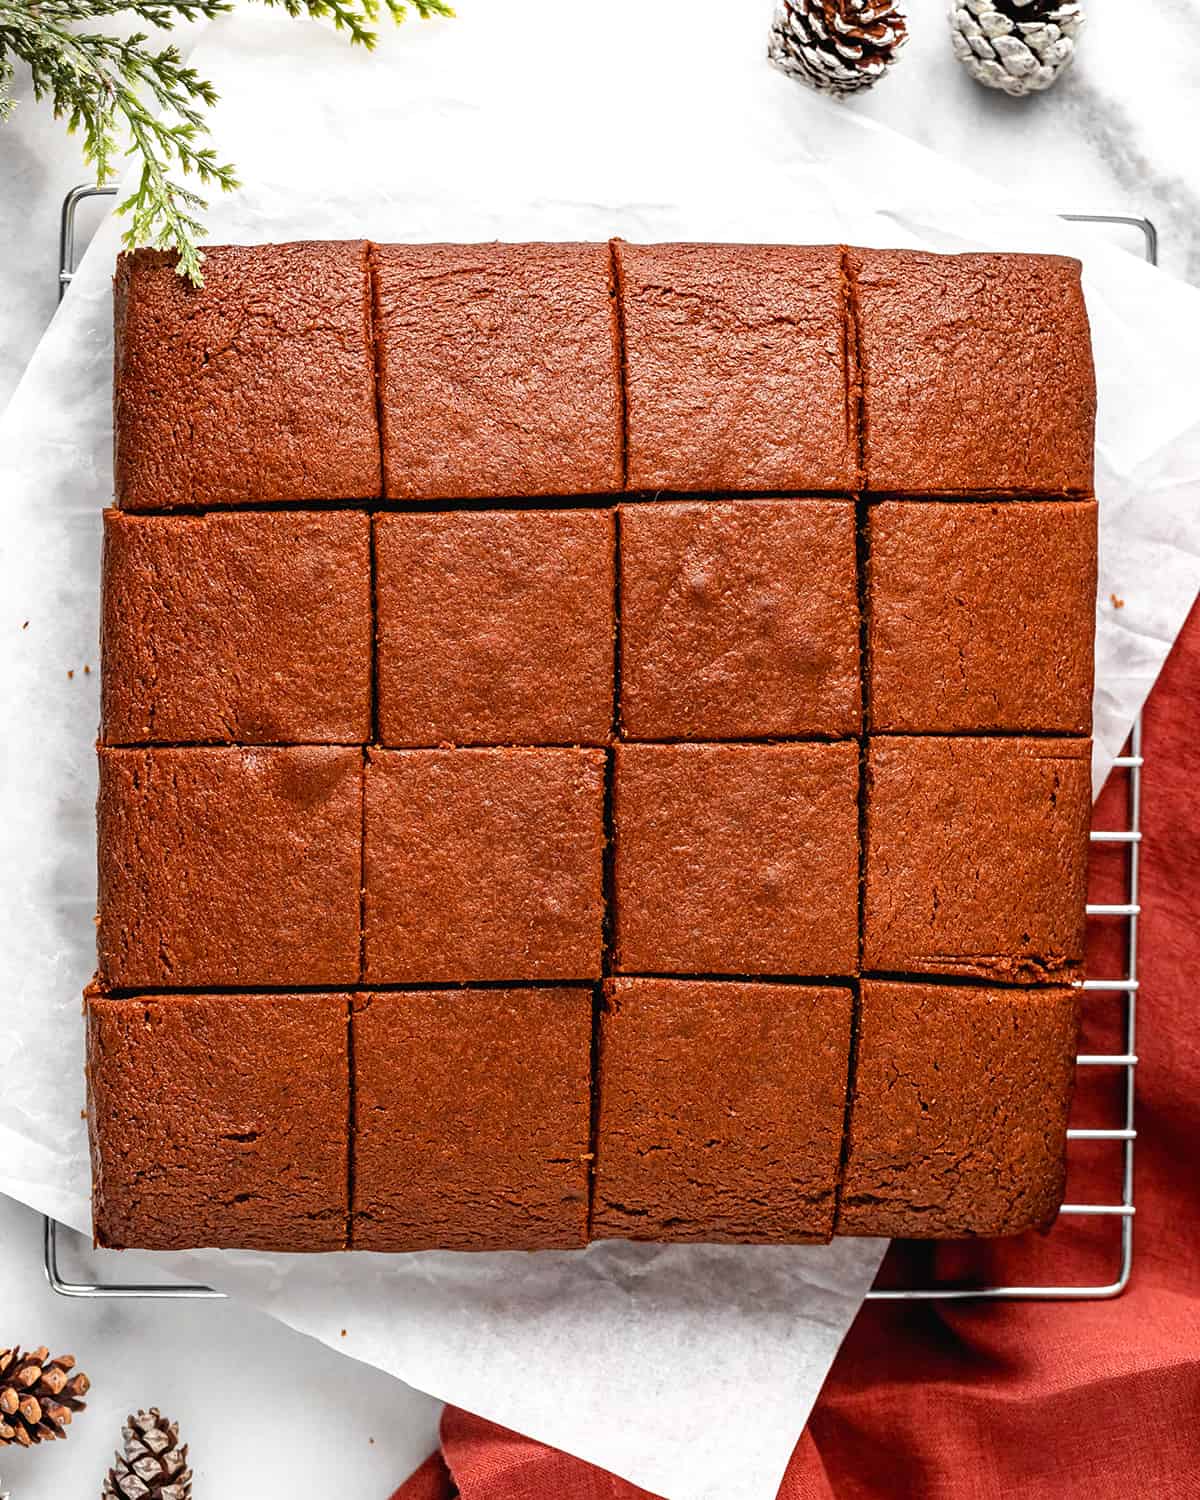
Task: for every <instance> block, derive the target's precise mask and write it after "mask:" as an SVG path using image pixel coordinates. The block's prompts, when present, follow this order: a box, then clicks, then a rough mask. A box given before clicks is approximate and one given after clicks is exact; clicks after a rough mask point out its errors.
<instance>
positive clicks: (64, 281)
mask: <svg viewBox="0 0 1200 1500" xmlns="http://www.w3.org/2000/svg"><path fill="white" fill-rule="evenodd" d="M115 192H116V189H115V188H97V187H89V186H81V187H76V188H73V189H72V190H71V191H70V192H69V193H68V194H67V196H66V199H65V200H64V202H63V208H62V220H61V226H60V232H59V265H58V287H59V297H60V298H61V297H62V295H63V293H64V292H65V291H66V289H67V287H68V286H69V285H70V282H71V278H72V276H73V274H74V269H75V261H76V253H75V240H76V220H77V215H78V210H79V206H80V204H82V203H84V202H86V201H87V200H88V199H90V198H95V197H111V196H112V195H113V194H114V193H115ZM1063 217H1064V218H1065V219H1070V220H1072V221H1074V222H1076V223H1084V224H1102V225H1114V226H1118V227H1124V228H1127V229H1131V230H1136V231H1137V232H1138V233H1140V234H1141V236H1142V239H1143V247H1144V253H1145V257H1146V259H1147V260H1148V261H1149V262H1150V263H1151V264H1152V265H1156V264H1157V263H1158V234H1157V231H1156V230H1155V227H1154V225H1153V224H1152V223H1151V222H1150V220H1149V219H1142V218H1136V217H1130V216H1126V215H1122V214H1064V215H1063ZM1142 766H1143V759H1142V725H1141V719H1140V718H1139V719H1138V721H1137V723H1136V724H1135V725H1134V727H1133V732H1132V734H1131V736H1130V740H1129V746H1128V753H1127V754H1124V755H1121V756H1119V757H1118V758H1117V759H1116V760H1115V761H1114V762H1113V772H1112V774H1113V776H1124V777H1127V778H1128V785H1127V788H1126V790H1127V796H1126V799H1125V806H1126V809H1127V816H1126V818H1125V820H1124V821H1125V826H1124V827H1122V828H1113V829H1104V830H1093V832H1092V834H1091V842H1092V843H1093V844H1117V845H1120V846H1122V847H1123V848H1124V851H1125V871H1124V892H1123V894H1124V897H1125V899H1124V900H1123V901H1121V902H1117V903H1110V904H1097V903H1091V904H1089V905H1088V908H1087V914H1088V918H1089V921H1109V920H1112V919H1118V920H1120V921H1122V922H1123V923H1124V924H1125V954H1126V963H1125V972H1124V973H1123V974H1120V975H1118V976H1115V977H1113V978H1109V979H1088V980H1085V981H1084V984H1083V989H1084V992H1085V994H1084V1002H1085V1005H1091V1004H1101V1003H1104V1002H1105V1001H1107V1002H1108V1003H1110V1004H1111V1003H1113V1000H1114V997H1115V1002H1116V1003H1117V1004H1118V1005H1120V1006H1121V1007H1122V1011H1121V1025H1120V1035H1121V1050H1120V1051H1117V1052H1102V1053H1080V1054H1079V1055H1078V1056H1077V1058H1076V1064H1077V1066H1078V1067H1080V1068H1114V1069H1117V1070H1119V1071H1120V1073H1121V1074H1122V1075H1123V1076H1122V1088H1121V1096H1120V1097H1121V1107H1120V1113H1119V1118H1118V1120H1117V1123H1116V1124H1114V1125H1111V1126H1104V1127H1098V1128H1089V1129H1075V1128H1072V1129H1069V1130H1068V1131H1067V1140H1068V1143H1074V1142H1082V1141H1101V1142H1106V1143H1108V1144H1109V1145H1110V1146H1116V1147H1118V1148H1119V1151H1120V1178H1121V1191H1120V1197H1119V1201H1118V1202H1115V1203H1065V1204H1063V1206H1062V1209H1061V1210H1060V1219H1070V1218H1077V1217H1089V1216H1090V1217H1099V1218H1103V1219H1107V1220H1111V1221H1112V1223H1113V1224H1114V1225H1115V1226H1116V1227H1117V1229H1118V1236H1117V1237H1115V1239H1114V1245H1113V1252H1114V1270H1113V1274H1112V1276H1111V1278H1109V1279H1108V1280H1106V1281H1102V1282H1099V1283H1090V1282H1080V1283H1067V1284H1061V1285H1055V1284H1053V1283H1050V1282H1047V1283H1033V1284H1030V1285H1025V1286H1022V1285H990V1286H987V1285H985V1286H977V1287H961V1286H937V1285H929V1286H906V1287H876V1288H873V1289H872V1290H871V1291H870V1292H868V1293H867V1296H868V1299H871V1300H877V1301H1006V1300H1012V1301H1033V1300H1066V1301H1087V1300H1096V1299H1102V1298H1107V1297H1116V1296H1119V1295H1120V1294H1121V1292H1123V1291H1124V1290H1125V1288H1126V1287H1127V1286H1128V1284H1129V1278H1130V1276H1131V1274H1132V1271H1133V1245H1134V1240H1133V1219H1134V1213H1135V1208H1134V1197H1133V1168H1134V1146H1135V1143H1136V1139H1137V1131H1136V1129H1135V1126H1134V1102H1135V1087H1134V1080H1135V1075H1136V1069H1137V1061H1138V1059H1137V991H1138V918H1139V916H1140V914H1141V905H1140V902H1139V870H1140V847H1139V846H1140V844H1141V838H1142V834H1141V789H1142ZM1068 1150H1070V1144H1069V1145H1068ZM58 1231H59V1225H58V1223H57V1222H56V1221H55V1220H54V1219H51V1218H46V1219H45V1222H44V1232H43V1263H44V1267H45V1272H46V1279H47V1281H48V1282H49V1283H50V1286H51V1287H52V1288H53V1290H54V1291H56V1292H58V1293H59V1295H60V1296H63V1297H83V1298H160V1299H177V1298H184V1299H197V1298H206V1299H220V1298H223V1297H224V1296H225V1293H224V1292H219V1291H215V1290H214V1289H213V1288H212V1287H207V1286H193V1285H185V1284H182V1283H178V1282H162V1283H145V1284H143V1283H137V1282H117V1281H77V1280H72V1279H70V1278H68V1277H67V1276H65V1275H64V1274H63V1271H62V1269H61V1266H60V1262H59V1242H58V1241H59V1235H58Z"/></svg>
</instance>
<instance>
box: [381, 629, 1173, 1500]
mask: <svg viewBox="0 0 1200 1500" xmlns="http://www.w3.org/2000/svg"><path fill="white" fill-rule="evenodd" d="M1198 697H1200V607H1197V608H1196V609H1193V611H1192V614H1191V617H1190V619H1189V620H1188V623H1187V625H1186V626H1185V628H1184V631H1183V634H1182V635H1181V636H1180V639H1179V640H1178V641H1177V642H1176V645H1175V648H1174V650H1173V651H1172V653H1171V656H1170V658H1169V660H1168V662H1167V665H1166V667H1165V669H1164V671H1163V674H1162V677H1161V678H1160V680H1159V682H1158V684H1157V685H1156V687H1155V689H1154V692H1153V694H1152V696H1151V698H1150V702H1149V704H1148V706H1147V709H1146V714H1145V752H1146V757H1147V763H1146V769H1145V774H1144V778H1143V798H1144V800H1143V808H1142V826H1143V829H1144V845H1143V865H1142V901H1143V905H1144V906H1145V914H1144V916H1143V918H1142V926H1141V943H1142V953H1141V960H1140V964H1141V991H1140V994H1139V997H1138V1006H1139V1012H1138V1014H1139V1020H1138V1025H1139V1042H1138V1053H1139V1056H1140V1058H1141V1064H1140V1066H1139V1069H1138V1148H1137V1172H1138V1175H1137V1192H1136V1196H1137V1204H1138V1213H1137V1220H1136V1234H1137V1255H1136V1259H1135V1270H1134V1277H1133V1282H1132V1285H1131V1286H1130V1288H1129V1290H1128V1291H1127V1292H1126V1293H1125V1295H1124V1296H1123V1297H1120V1298H1118V1299H1116V1300H1115V1301H1110V1302H1081V1303H1066V1302H1058V1303H1046V1302H1029V1303H1020V1302H1005V1303H997V1304H987V1305H984V1304H979V1303H975V1304H970V1303H968V1304H965V1305H963V1304H954V1303H942V1304H936V1303H891V1304H888V1303H878V1302H876V1303H868V1304H867V1305H866V1306H865V1307H864V1308H863V1310H862V1312H861V1313H860V1314H859V1317H858V1318H857V1320H856V1321H855V1324H854V1326H853V1328H852V1329H851V1331H850V1335H849V1337H848V1338H847V1340H846V1342H845V1344H844V1345H843V1347H842V1350H841V1352H840V1353H839V1355H838V1358H837V1361H836V1362H835V1364H834V1366H833V1369H832V1370H831V1371H830V1374H829V1378H828V1380H827V1381H826V1384H825V1388H824V1390H823V1391H822V1393H821V1397H820V1400H819V1401H818V1402H817V1405H816V1408H815V1409H814V1411H813V1414H812V1417H811V1420H810V1421H809V1424H808V1427H807V1429H806V1430H805V1432H804V1434H803V1436H802V1437H801V1439H800V1441H799V1443H798V1444H797V1446H796V1450H795V1452H794V1454H793V1455H792V1461H791V1463H790V1465H789V1467H788V1471H787V1475H786V1477H785V1478H784V1481H783V1484H782V1486H781V1488H780V1491H779V1500H835V1497H836V1500H875V1497H886V1500H894V1497H896V1496H900V1495H913V1496H920V1497H922V1500H1002V1497H1005V1500H1007V1497H1010V1496H1013V1495H1020V1496H1022V1500H1051V1497H1053V1500H1064V1497H1073V1496H1087V1497H1088V1500H1127V1497H1129V1496H1142V1495H1146V1496H1150V1495H1153V1496H1154V1497H1155V1500H1176V1497H1178V1500H1195V1497H1196V1496H1197V1495H1200V1420H1198V1419H1197V1413H1198V1412H1200V1233H1197V1226H1198V1225H1200V1171H1198V1170H1197V1145H1196V1143H1197V1141H1198V1140H1200V1002H1198V1000H1197V995H1198V993H1200V988H1198V982H1197V975H1198V972H1200V917H1198V913H1197V895H1196V893H1197V891H1200V802H1198V800H1197V793H1196V788H1197V787H1198V786H1200V732H1198V731H1200V723H1198V722H1197V717H1196V711H1195V704H1196V701H1197V698H1198ZM1124 795H1125V787H1124V778H1123V777H1121V776H1115V777H1114V778H1113V779H1112V784H1111V785H1110V786H1108V787H1106V788H1105V791H1104V794H1103V795H1102V797H1101V798H1100V801H1099V803H1098V805H1097V809H1096V815H1095V826H1096V827H1098V828H1100V827H1105V826H1107V827H1113V826H1120V820H1121V819H1123V817H1124V804H1123V798H1124ZM1094 854H1095V858H1094V860H1093V871H1092V895H1093V899H1095V900H1106V901H1117V900H1120V899H1121V895H1120V881H1121V867H1120V863H1119V861H1120V859H1121V858H1123V855H1122V854H1121V852H1120V851H1119V850H1118V849H1114V848H1107V849H1106V848H1105V847H1104V846H1097V847H1096V849H1095V850H1094ZM1092 925H1093V928H1096V929H1097V931H1096V934H1095V939H1094V942H1093V944H1092V950H1091V952H1090V953H1089V969H1090V972H1091V973H1093V974H1095V975H1102V976H1105V977H1107V976H1111V975H1115V974H1117V973H1119V972H1121V965H1122V963H1123V961H1124V955H1123V952H1122V947H1121V933H1120V926H1121V924H1119V923H1115V922H1114V923H1113V924H1111V930H1108V929H1106V928H1105V927H1104V926H1103V925H1102V921H1101V922H1100V923H1093V924H1092ZM1086 1010H1087V1014H1086V1017H1085V1033H1084V1046H1085V1048H1087V1049H1089V1050H1094V1051H1102V1050H1117V1047H1118V1043H1119V1033H1118V1031H1117V1029H1116V1025H1115V1020H1116V1017H1117V1013H1118V1012H1117V1005H1116V999H1115V997H1105V996H1098V995H1091V996H1089V1003H1088V1006H1087V1008H1086ZM1111 1071H1113V1070H1108V1069H1103V1070H1102V1069H1090V1070H1086V1074H1087V1076H1085V1077H1081V1080H1080V1097H1079V1101H1078V1112H1077V1116H1076V1119H1077V1122H1078V1123H1079V1124H1100V1123H1103V1122H1108V1123H1111V1121H1112V1120H1113V1118H1114V1117H1115V1116H1114V1106H1115V1102H1116V1093H1115V1091H1116V1090H1117V1089H1118V1088H1119V1086H1120V1079H1119V1078H1118V1077H1115V1076H1114V1077H1102V1076H1099V1075H1100V1074H1102V1073H1105V1074H1107V1073H1109V1072H1111ZM1093 1074H1095V1075H1097V1076H1095V1077H1093V1076H1091V1075H1093ZM1072 1155H1073V1161H1072V1168H1071V1175H1070V1180H1069V1183H1068V1189H1067V1191H1068V1196H1069V1198H1070V1199H1071V1200H1072V1201H1073V1202H1081V1201H1082V1202H1086V1201H1088V1200H1089V1199H1090V1200H1091V1201H1094V1202H1100V1201H1112V1200H1113V1194H1114V1193H1119V1184H1120V1177H1119V1170H1118V1160H1117V1156H1118V1153H1117V1151H1116V1149H1115V1148H1114V1147H1113V1146H1112V1145H1111V1144H1108V1145H1105V1144H1101V1143H1095V1144H1093V1145H1085V1146H1080V1147H1077V1148H1075V1149H1074V1150H1073V1153H1072ZM1112 1245H1113V1231H1112V1227H1111V1224H1109V1223H1107V1222H1106V1221H1103V1220H1088V1219H1073V1220H1068V1221H1064V1222H1063V1223H1062V1224H1060V1225H1059V1227H1058V1228H1056V1229H1055V1231H1054V1233H1053V1235H1052V1237H1051V1238H1050V1239H1048V1240H1046V1239H1042V1238H1040V1237H1038V1236H1027V1237H1022V1238H1021V1239H1020V1240H1016V1241H1012V1242H996V1243H981V1244H979V1245H968V1246H962V1245H944V1246H923V1247H922V1246H916V1247H914V1246H910V1245H896V1246H894V1247H893V1250H892V1252H891V1254H890V1255H889V1257H888V1260H887V1261H886V1262H885V1267H884V1274H885V1275H886V1276H887V1277H889V1278H890V1279H895V1280H896V1281H898V1282H903V1281H905V1280H907V1279H910V1278H927V1277H928V1276H929V1275H931V1274H937V1275H938V1276H939V1277H950V1276H960V1275H961V1276H966V1277H972V1278H974V1277H980V1276H982V1277H986V1278H987V1279H989V1280H995V1279H997V1278H1003V1279H1005V1280H1011V1279H1025V1278H1030V1277H1036V1278H1037V1279H1038V1280H1040V1281H1045V1280H1049V1279H1051V1278H1054V1279H1058V1280H1060V1281H1063V1282H1071V1281H1080V1280H1084V1279H1087V1280H1091V1281H1097V1282H1099V1281H1102V1280H1105V1279H1107V1278H1109V1277H1111V1276H1112V1274H1113V1272H1114V1265H1113V1251H1112ZM442 1457H443V1458H444V1464H443V1465H442V1467H441V1468H436V1467H434V1466H433V1465H434V1460H431V1461H430V1463H429V1464H426V1465H424V1466H423V1467H422V1468H421V1469H420V1470H418V1472H417V1474H415V1475H414V1476H413V1477H412V1479H411V1480H409V1481H408V1482H407V1483H406V1484H404V1485H402V1486H401V1487H400V1489H399V1490H397V1492H396V1494H395V1496H394V1497H393V1500H452V1497H455V1496H461V1500H638V1497H643V1500H644V1497H645V1495H646V1491H644V1490H639V1489H636V1488H635V1487H634V1486H633V1485H630V1484H627V1483H625V1482H624V1481H622V1480H619V1479H615V1478H613V1477H612V1476H611V1475H609V1474H606V1473H604V1472H603V1471H602V1470H600V1469H596V1468H594V1467H593V1466H591V1465H590V1464H584V1463H581V1462H580V1461H579V1460H577V1459H573V1458H570V1457H568V1456H567V1455H566V1454H564V1453H560V1452H557V1451H556V1450H554V1449H551V1448H546V1447H543V1446H542V1445H541V1444H538V1443H534V1442H532V1441H530V1440H528V1439H526V1438H522V1437H519V1436H518V1435H516V1434H515V1433H511V1432H507V1431H505V1430H504V1429H503V1428H500V1427H497V1426H495V1425H494V1424H492V1423H490V1422H485V1421H484V1420H483V1419H482V1418H479V1417H474V1416H471V1415H469V1414H468V1413H466V1412H461V1411H457V1410H455V1409H453V1408H450V1409H448V1410H447V1412H446V1414H445V1417H444V1419H443V1422H442Z"/></svg>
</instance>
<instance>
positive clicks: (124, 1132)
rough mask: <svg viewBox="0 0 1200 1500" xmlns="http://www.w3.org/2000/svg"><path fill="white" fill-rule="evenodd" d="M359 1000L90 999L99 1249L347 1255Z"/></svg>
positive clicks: (307, 995)
mask: <svg viewBox="0 0 1200 1500" xmlns="http://www.w3.org/2000/svg"><path fill="white" fill-rule="evenodd" d="M349 1011H350V997H349V996H348V995H333V994H330V995H321V994H313V993H311V992H310V993H305V994H274V995H139V996H137V997H136V998H133V999H123V1000H114V999H109V998H106V997H104V996H102V995H100V994H98V993H90V994H89V996H88V1002H87V1059H88V1061H87V1073H88V1104H89V1109H88V1118H89V1122H90V1130H91V1148H92V1193H93V1219H94V1226H95V1234H96V1239H97V1242H98V1243H99V1244H101V1245H108V1246H111V1247H113V1248H115V1249H121V1248H129V1249H134V1248H137V1249H143V1250H188V1249H194V1248H197V1247H200V1246H205V1245H211V1246H219V1247H236V1248H239V1249H248V1250H344V1249H345V1248H346V1244H347V1223H348V1213H349V1202H348V1172H347V1164H348V1159H349V1143H348V1138H347V1137H348V1128H349V1117H350V1073H349V1062H348V1057H349V1047H348V1038H349Z"/></svg>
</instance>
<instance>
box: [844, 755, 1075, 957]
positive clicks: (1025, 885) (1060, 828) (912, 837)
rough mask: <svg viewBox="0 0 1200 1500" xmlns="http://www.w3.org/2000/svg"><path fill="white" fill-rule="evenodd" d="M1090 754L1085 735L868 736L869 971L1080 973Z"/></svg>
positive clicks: (865, 940)
mask: <svg viewBox="0 0 1200 1500" xmlns="http://www.w3.org/2000/svg"><path fill="white" fill-rule="evenodd" d="M1091 749H1092V747H1091V741H1090V740H1084V739H1074V740H1073V739H1050V738H1044V739H1022V738H1017V737H1012V736H1005V737H998V738H994V739H979V738H972V737H970V736H963V737H957V738H935V737H930V738H920V737H911V738H895V739H893V738H889V737H887V736H881V737H879V738H878V739H873V740H872V741H871V743H870V749H869V752H868V757H867V819H866V823H867V832H866V885H865V891H864V906H863V968H864V969H866V970H870V971H873V972H875V973H918V974H962V975H971V976H975V977H977V978H980V979H1000V980H1007V981H1040V982H1052V981H1058V982H1060V983H1061V982H1063V981H1065V980H1069V979H1073V978H1075V977H1076V976H1077V975H1078V974H1079V971H1080V968H1081V966H1082V963H1083V953H1084V926H1085V912H1084V907H1085V903H1086V898H1087V854H1088V824H1089V820H1090V816H1091Z"/></svg>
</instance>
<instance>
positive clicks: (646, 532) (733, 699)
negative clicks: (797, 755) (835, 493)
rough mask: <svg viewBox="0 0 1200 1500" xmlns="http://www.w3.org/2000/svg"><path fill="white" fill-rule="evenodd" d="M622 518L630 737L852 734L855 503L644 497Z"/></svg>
mask: <svg viewBox="0 0 1200 1500" xmlns="http://www.w3.org/2000/svg"><path fill="white" fill-rule="evenodd" d="M620 519H621V721H622V727H623V730H624V733H625V734H626V735H627V736H628V737H629V738H630V739H639V740H673V739H696V740H703V739H718V740H733V739H763V738H766V737H768V736H771V735H778V736H796V735H804V734H816V735H830V736H831V735H845V734H855V733H857V732H858V730H859V728H860V724H861V716H860V706H859V672H858V644H859V639H858V638H859V612H858V584H857V581H856V576H855V539H854V529H855V520H854V507H853V505H852V504H851V503H850V501H849V500H844V501H840V500H731V501H728V502H712V503H710V502H703V501H696V502H681V503H676V504H648V503H644V502H643V503H639V504H635V505H623V506H622V507H621V511H620Z"/></svg>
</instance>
